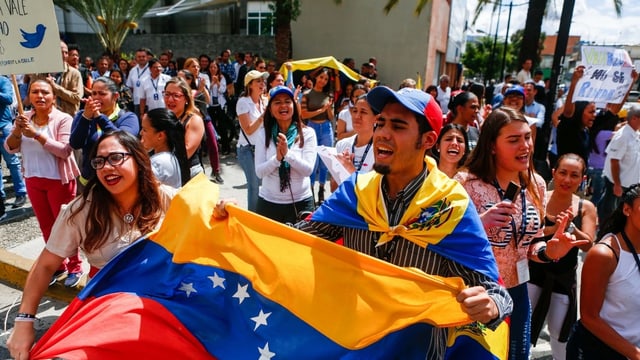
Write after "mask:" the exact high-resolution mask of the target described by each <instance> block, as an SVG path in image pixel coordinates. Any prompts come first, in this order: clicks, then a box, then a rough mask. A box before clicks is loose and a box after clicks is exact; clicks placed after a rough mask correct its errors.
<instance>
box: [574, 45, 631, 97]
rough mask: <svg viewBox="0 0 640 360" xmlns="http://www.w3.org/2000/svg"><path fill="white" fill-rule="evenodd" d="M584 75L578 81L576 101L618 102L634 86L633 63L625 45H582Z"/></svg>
mask: <svg viewBox="0 0 640 360" xmlns="http://www.w3.org/2000/svg"><path fill="white" fill-rule="evenodd" d="M582 63H583V65H584V66H585V71H584V76H582V78H581V79H580V80H579V81H578V84H577V86H576V90H575V94H574V96H573V101H574V102H575V101H592V102H595V103H598V104H605V103H612V104H619V103H621V102H622V101H623V100H624V96H625V95H626V94H627V90H629V87H630V86H631V82H632V80H633V79H632V77H631V71H632V70H633V64H632V62H631V58H630V57H629V53H627V51H626V50H624V49H617V48H613V47H604V46H583V47H582Z"/></svg>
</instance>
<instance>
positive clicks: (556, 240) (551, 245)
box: [545, 216, 590, 259]
mask: <svg viewBox="0 0 640 360" xmlns="http://www.w3.org/2000/svg"><path fill="white" fill-rule="evenodd" d="M559 220H560V223H558V230H556V232H555V234H553V238H551V240H549V241H547V249H546V250H545V253H546V254H547V256H548V257H549V258H551V259H560V258H561V257H563V256H565V255H567V253H568V252H569V251H570V250H571V249H572V248H574V247H575V246H581V245H588V244H589V242H590V241H589V240H576V237H575V235H573V234H569V233H568V232H565V231H564V230H565V229H566V228H567V224H568V223H569V217H568V216H563V217H561V218H560V219H559Z"/></svg>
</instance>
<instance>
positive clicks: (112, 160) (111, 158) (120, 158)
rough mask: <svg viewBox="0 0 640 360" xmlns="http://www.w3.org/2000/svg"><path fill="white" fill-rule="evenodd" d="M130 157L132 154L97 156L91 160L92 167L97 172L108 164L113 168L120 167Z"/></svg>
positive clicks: (114, 153)
mask: <svg viewBox="0 0 640 360" xmlns="http://www.w3.org/2000/svg"><path fill="white" fill-rule="evenodd" d="M130 155H131V154H130V153H124V152H112V153H110V154H109V155H107V156H96V157H94V158H93V159H91V167H92V168H94V169H96V170H100V169H102V168H103V167H104V165H105V164H106V163H107V162H108V163H109V165H111V166H120V165H122V164H123V163H124V161H125V160H127V157H128V156H130Z"/></svg>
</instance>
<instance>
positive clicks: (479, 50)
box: [462, 36, 517, 79]
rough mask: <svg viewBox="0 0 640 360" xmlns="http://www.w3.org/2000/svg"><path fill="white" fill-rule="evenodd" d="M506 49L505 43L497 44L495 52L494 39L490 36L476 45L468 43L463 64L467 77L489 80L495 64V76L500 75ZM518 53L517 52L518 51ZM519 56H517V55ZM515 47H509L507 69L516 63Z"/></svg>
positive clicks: (481, 39) (463, 55)
mask: <svg viewBox="0 0 640 360" xmlns="http://www.w3.org/2000/svg"><path fill="white" fill-rule="evenodd" d="M503 49H504V42H498V43H496V49H495V52H492V50H493V38H492V37H490V36H484V37H482V38H480V39H479V41H478V42H476V43H468V44H467V48H466V51H465V52H464V54H462V64H463V65H464V67H465V71H466V73H465V76H466V77H477V78H482V79H485V78H488V77H491V76H490V75H489V71H490V64H492V63H493V64H494V67H493V76H495V74H499V73H500V69H499V66H500V64H501V63H502V52H503ZM516 53H517V51H516ZM516 55H517V54H516ZM514 57H515V55H514V47H513V46H512V45H511V44H508V45H507V56H506V63H507V68H509V64H510V63H513V62H514Z"/></svg>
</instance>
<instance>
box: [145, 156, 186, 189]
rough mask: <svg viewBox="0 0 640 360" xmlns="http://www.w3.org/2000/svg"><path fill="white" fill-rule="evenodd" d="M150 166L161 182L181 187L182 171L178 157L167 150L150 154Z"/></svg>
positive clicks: (177, 187)
mask: <svg viewBox="0 0 640 360" xmlns="http://www.w3.org/2000/svg"><path fill="white" fill-rule="evenodd" d="M151 168H152V169H153V174H154V175H155V176H156V178H157V179H158V180H159V181H160V182H161V183H163V184H165V185H169V186H171V187H173V188H176V189H179V188H180V187H182V173H181V171H180V163H179V162H178V158H176V156H175V155H174V154H173V153H171V152H168V151H162V152H158V153H155V154H153V156H151Z"/></svg>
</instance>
